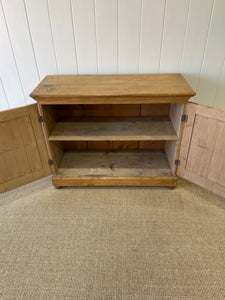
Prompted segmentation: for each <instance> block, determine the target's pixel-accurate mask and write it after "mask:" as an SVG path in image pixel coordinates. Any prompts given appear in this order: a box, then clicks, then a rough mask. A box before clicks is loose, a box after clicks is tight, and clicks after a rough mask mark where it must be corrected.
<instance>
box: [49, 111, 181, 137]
mask: <svg viewBox="0 0 225 300" xmlns="http://www.w3.org/2000/svg"><path fill="white" fill-rule="evenodd" d="M177 139H178V137H177V134H176V132H175V130H174V127H173V125H172V122H171V120H170V119H169V117H167V116H163V117H108V118H104V117H98V118H93V117H92V118H90V117H89V118H72V119H71V118H67V119H66V118H65V119H61V120H59V121H57V122H56V123H55V126H54V128H53V130H52V131H51V133H50V135H49V141H106V140H108V141H109V140H110V141H137V140H138V141H147V140H177Z"/></svg>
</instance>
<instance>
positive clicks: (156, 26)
mask: <svg viewBox="0 0 225 300" xmlns="http://www.w3.org/2000/svg"><path fill="white" fill-rule="evenodd" d="M117 73H123V74H124V73H182V74H183V75H184V76H185V78H186V79H187V81H188V82H189V83H190V85H191V86H192V88H193V89H194V90H195V91H196V92H197V95H196V97H195V98H194V99H192V100H194V101H195V102H197V103H200V104H205V105H208V106H212V107H216V108H220V109H225V0H0V110H6V109H9V108H14V107H19V106H23V105H26V104H29V103H33V100H32V99H31V98H30V97H29V93H30V92H31V91H32V90H33V89H34V87H35V86H36V85H37V84H38V83H39V81H40V80H42V79H43V78H44V77H45V76H46V75H47V74H117Z"/></svg>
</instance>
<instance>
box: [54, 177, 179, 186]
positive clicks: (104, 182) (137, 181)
mask: <svg viewBox="0 0 225 300" xmlns="http://www.w3.org/2000/svg"><path fill="white" fill-rule="evenodd" d="M52 183H53V185H55V186H168V187H170V188H174V187H175V186H176V184H177V177H175V176H171V177H105V176H104V177H102V178H99V177H95V176H85V177H82V176H80V177H61V176H57V175H53V177H52Z"/></svg>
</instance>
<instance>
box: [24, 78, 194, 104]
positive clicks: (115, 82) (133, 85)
mask: <svg viewBox="0 0 225 300" xmlns="http://www.w3.org/2000/svg"><path fill="white" fill-rule="evenodd" d="M194 95H195V92H194V91H193V90H192V88H191V87H190V86H189V84H188V83H187V82H186V81H185V79H184V78H183V76H182V75H181V74H137V75H134V74H132V75H131V74H130V75H49V76H46V77H45V78H44V79H43V80H42V81H41V82H40V84H39V85H38V86H37V87H36V88H35V90H34V91H33V92H32V93H31V95H30V96H31V97H32V98H33V99H35V100H36V101H40V102H41V101H42V100H47V101H49V104H50V103H54V99H56V98H68V99H69V98H76V97H83V98H84V97H126V96H128V97H132V96H134V97H144V96H145V97H168V96H174V97H179V96H186V97H192V96H194ZM106 101H107V100H106Z"/></svg>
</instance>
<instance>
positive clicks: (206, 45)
mask: <svg viewBox="0 0 225 300" xmlns="http://www.w3.org/2000/svg"><path fill="white" fill-rule="evenodd" d="M215 2H216V0H213V3H212V9H211V13H210V18H209V25H208V31H207V37H206V42H205V47H204V52H203V56H202V62H201V67H200V70H199V74H198V81H197V86H196V96H195V97H196V102H197V103H198V90H199V83H200V77H201V73H202V69H203V65H204V61H205V56H206V50H207V47H208V43H209V33H210V29H211V25H212V17H213V12H214V8H215Z"/></svg>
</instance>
